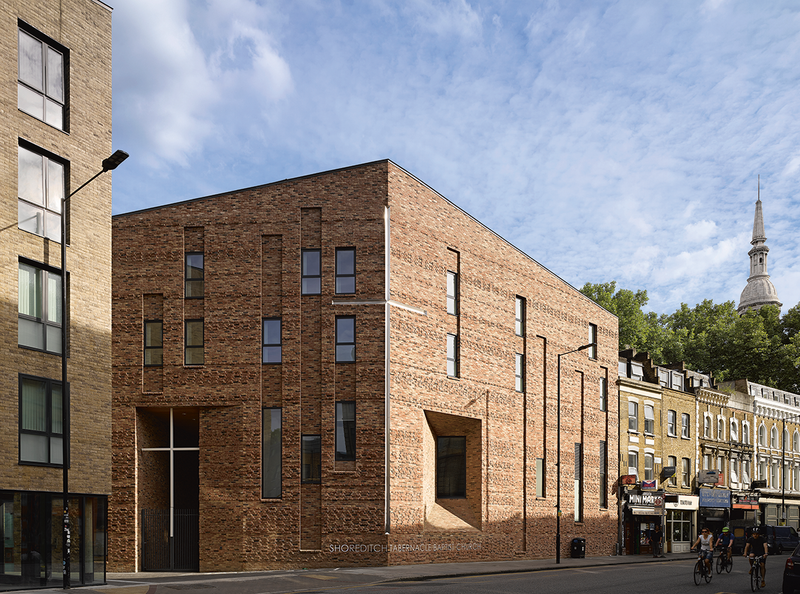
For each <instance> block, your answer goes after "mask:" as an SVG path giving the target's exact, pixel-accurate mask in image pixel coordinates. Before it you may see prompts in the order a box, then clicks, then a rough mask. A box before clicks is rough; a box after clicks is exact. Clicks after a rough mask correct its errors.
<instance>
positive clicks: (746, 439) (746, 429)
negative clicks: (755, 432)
mask: <svg viewBox="0 0 800 594" xmlns="http://www.w3.org/2000/svg"><path fill="white" fill-rule="evenodd" d="M742 443H745V444H750V424H749V423H746V422H745V421H742Z"/></svg>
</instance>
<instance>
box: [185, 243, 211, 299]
mask: <svg viewBox="0 0 800 594" xmlns="http://www.w3.org/2000/svg"><path fill="white" fill-rule="evenodd" d="M196 256H200V258H202V268H198V267H197V266H194V265H190V264H189V258H192V257H196ZM191 270H199V271H200V273H201V274H200V276H199V277H198V276H192V275H191V274H190V271H191ZM183 282H184V285H183V296H184V299H203V298H204V297H205V293H206V257H205V252H186V253H185V254H184V258H183ZM197 285H199V286H200V294H199V295H196V294H195V292H196V289H193V290H191V291H190V290H189V287H190V286H192V287H194V286H197ZM190 293H191V294H190Z"/></svg>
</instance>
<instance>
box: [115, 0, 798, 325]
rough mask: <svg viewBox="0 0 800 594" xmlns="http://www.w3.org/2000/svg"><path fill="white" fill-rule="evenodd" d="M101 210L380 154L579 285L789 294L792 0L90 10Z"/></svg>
mask: <svg viewBox="0 0 800 594" xmlns="http://www.w3.org/2000/svg"><path fill="white" fill-rule="evenodd" d="M109 1H110V4H111V5H112V6H113V8H114V13H113V23H114V37H113V39H114V48H113V49H114V148H115V149H117V148H121V149H124V150H126V151H128V152H129V153H130V155H131V158H130V159H129V160H128V161H126V162H125V164H124V165H122V166H121V167H120V168H119V169H117V170H116V171H115V172H114V174H113V176H114V178H113V186H114V204H113V210H114V213H115V214H119V213H123V212H129V211H132V210H139V209H142V208H148V207H152V206H158V205H162V204H167V203H170V202H175V201H179V200H186V199H190V198H196V197H200V196H206V195H210V194H215V193H218V192H223V191H227V190H234V189H238V188H245V187H249V186H254V185H259V184H264V183H269V182H273V181H278V180H282V179H286V178H291V177H296V176H300V175H306V174H311V173H316V172H320V171H327V170H330V169H336V168H339V167H345V166H348V165H354V164H358V163H364V162H369V161H374V160H378V159H384V158H389V159H391V160H392V161H394V162H395V163H397V164H398V165H400V166H401V167H403V168H405V169H406V170H408V171H409V172H411V173H412V174H414V175H416V176H417V177H419V178H420V179H422V180H423V181H424V182H426V183H427V184H428V185H430V186H431V187H432V188H434V189H435V190H437V191H438V192H440V193H441V194H442V195H444V196H445V197H446V198H448V199H449V200H451V201H452V202H454V203H455V204H457V205H458V206H460V207H461V208H463V209H464V210H466V211H467V212H469V213H470V214H471V215H473V216H475V217H476V218H477V219H479V220H480V221H481V222H483V223H484V224H486V225H487V226H488V227H490V228H491V229H492V230H494V231H495V232H497V233H499V234H500V235H501V236H503V237H504V238H505V239H507V240H508V241H510V242H511V243H513V244H514V245H516V246H517V247H519V248H521V249H522V250H524V251H525V252H527V253H528V254H530V255H531V256H532V257H533V258H535V259H536V260H537V261H538V262H540V263H541V264H543V265H544V266H546V267H547V268H549V269H550V270H552V271H553V272H554V273H556V274H558V275H559V276H561V277H562V278H563V279H565V280H566V281H568V282H569V283H571V284H572V285H574V286H576V287H578V288H580V287H581V286H583V284H584V283H586V282H594V283H597V282H607V281H611V280H616V281H617V284H618V286H619V287H624V288H628V289H633V290H636V289H646V290H647V292H648V296H649V297H650V303H649V306H648V308H649V309H652V310H653V311H656V312H657V313H672V312H673V311H675V309H677V308H678V307H679V306H680V304H681V303H687V304H688V305H690V306H694V305H695V304H697V303H698V302H700V301H702V300H703V299H706V298H707V299H712V300H713V301H714V302H716V303H721V302H724V301H728V300H732V301H734V302H736V303H737V304H738V301H739V295H740V294H741V291H742V289H743V288H744V286H745V285H746V282H747V275H748V256H747V252H748V250H749V248H750V245H749V241H750V239H751V236H752V226H753V214H754V209H755V201H756V194H757V176H758V175H759V174H760V175H761V198H762V201H763V209H764V220H765V227H766V235H767V246H769V248H770V256H769V258H770V259H769V273H770V275H771V279H772V281H773V283H774V284H775V286H776V288H777V291H778V296H779V297H780V298H781V300H782V301H783V303H784V307H783V311H784V312H785V311H786V310H787V309H788V308H789V307H792V306H794V305H796V304H797V303H798V302H800V245H798V233H797V229H798V223H800V209H799V208H798V207H799V206H800V204H799V203H800V194H799V193H798V191H799V190H800V101H798V78H799V77H800V68H798V66H797V65H798V64H800V5H798V4H797V3H796V2H780V1H775V2H768V3H762V2H752V1H750V0H744V1H733V0H706V1H705V2H700V1H697V2H684V1H680V0H677V1H676V0H671V1H663V2H657V1H649V2H641V1H640V0H637V1H631V2H610V1H600V0H598V1H587V2H579V1H563V2H558V1H531V2H523V1H516V2H515V1H510V0H497V1H494V2H490V1H477V0H475V1H468V0H425V1H423V0H396V1H395V0H373V1H369V2H368V1H356V0H353V1H344V0H339V1H337V0H291V1H286V0H278V1H272V0H261V1H255V0H207V1H203V0H109Z"/></svg>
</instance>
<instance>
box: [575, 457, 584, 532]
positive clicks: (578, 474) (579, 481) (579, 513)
mask: <svg viewBox="0 0 800 594" xmlns="http://www.w3.org/2000/svg"><path fill="white" fill-rule="evenodd" d="M574 494H575V506H574V510H575V521H576V522H582V521H583V445H582V444H580V443H576V444H575V489H574Z"/></svg>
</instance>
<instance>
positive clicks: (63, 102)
mask: <svg viewBox="0 0 800 594" xmlns="http://www.w3.org/2000/svg"><path fill="white" fill-rule="evenodd" d="M17 31H18V32H17V109H19V110H20V111H21V112H23V113H26V114H28V115H29V116H31V117H32V118H35V119H37V120H39V121H40V122H44V123H45V124H47V125H48V126H52V127H53V128H56V129H57V130H62V131H63V132H67V133H68V132H69V98H70V77H69V73H70V50H69V49H68V48H67V47H65V46H63V45H62V44H60V43H59V42H58V41H56V40H55V39H53V38H52V37H50V36H48V35H45V34H44V33H42V32H41V31H39V30H38V29H36V28H35V27H33V26H31V25H29V24H28V23H26V22H25V21H23V20H20V19H17ZM22 33H24V34H26V35H28V36H29V37H32V38H33V39H34V40H35V41H38V42H39V43H41V44H42V45H43V51H42V81H41V82H42V87H43V88H42V89H37V88H36V87H35V86H34V85H32V84H31V83H30V82H29V81H25V80H22V76H21V74H22V73H21V70H22V69H21V62H22V61H21V56H20V51H21V49H22V44H21V43H20V34H22ZM47 50H52V51H53V52H55V53H56V54H60V55H61V84H62V87H63V88H62V92H63V97H61V98H59V97H58V96H57V95H55V94H53V93H52V92H50V90H49V89H48V88H47V87H48V83H49V81H50V80H52V79H51V77H50V72H49V69H50V67H51V64H50V62H49V60H48V55H47V54H48V51H47ZM20 87H22V88H23V89H25V90H26V91H27V92H29V93H34V94H36V95H38V96H40V97H42V117H39V116H38V115H37V114H34V113H31V112H30V111H27V110H25V109H23V108H22V107H21V106H20V97H19V94H20ZM48 100H49V101H51V102H53V103H54V104H56V105H58V106H59V107H60V111H61V114H60V119H61V125H57V124H56V123H54V122H53V121H52V120H50V119H49V118H48V117H47V101H48Z"/></svg>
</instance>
